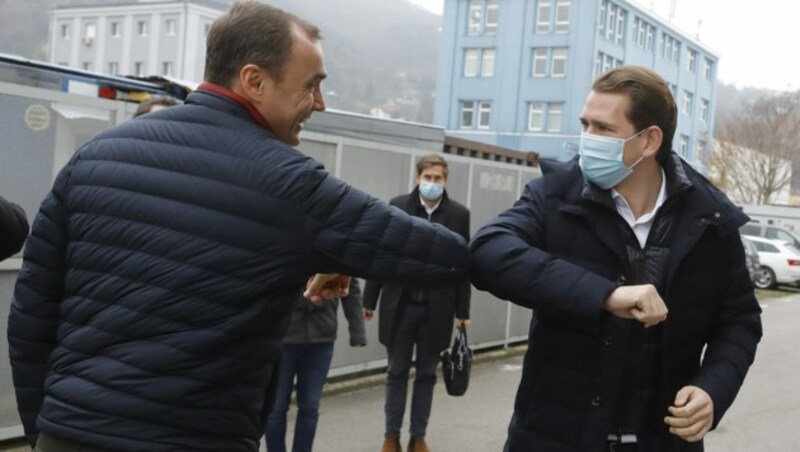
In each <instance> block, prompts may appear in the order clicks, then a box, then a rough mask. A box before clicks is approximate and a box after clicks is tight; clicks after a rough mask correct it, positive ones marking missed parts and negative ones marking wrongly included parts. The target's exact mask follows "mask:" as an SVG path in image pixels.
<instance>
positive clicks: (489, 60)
mask: <svg viewBox="0 0 800 452" xmlns="http://www.w3.org/2000/svg"><path fill="white" fill-rule="evenodd" d="M495 55H496V50H495V49H466V51H465V52H464V77H477V76H478V75H479V74H480V76H481V77H494V66H495Z"/></svg>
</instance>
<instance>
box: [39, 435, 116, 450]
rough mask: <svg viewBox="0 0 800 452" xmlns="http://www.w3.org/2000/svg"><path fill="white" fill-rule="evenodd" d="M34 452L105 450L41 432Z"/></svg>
mask: <svg viewBox="0 0 800 452" xmlns="http://www.w3.org/2000/svg"><path fill="white" fill-rule="evenodd" d="M33 450H34V452H103V450H102V449H95V448H93V447H89V446H84V445H83V444H80V443H76V442H75V441H72V440H68V439H61V438H58V437H56V436H53V435H49V434H47V433H44V432H42V433H39V439H37V440H36V447H34V448H33Z"/></svg>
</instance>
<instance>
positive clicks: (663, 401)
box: [470, 66, 762, 452]
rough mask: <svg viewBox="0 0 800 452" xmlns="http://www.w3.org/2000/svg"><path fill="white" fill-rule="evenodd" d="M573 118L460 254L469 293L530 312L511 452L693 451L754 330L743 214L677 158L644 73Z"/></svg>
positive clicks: (747, 352) (657, 82)
mask: <svg viewBox="0 0 800 452" xmlns="http://www.w3.org/2000/svg"><path fill="white" fill-rule="evenodd" d="M580 120H581V123H582V124H583V134H582V135H581V138H580V146H579V152H578V154H579V155H578V156H576V158H573V159H572V160H570V161H568V162H556V161H548V160H542V162H541V167H542V174H543V176H542V177H541V178H538V179H535V180H533V181H531V182H530V183H529V184H528V186H527V187H526V188H525V191H524V194H523V195H522V197H521V198H520V200H519V201H517V203H516V204H515V205H514V206H513V207H512V208H511V209H509V210H507V211H506V212H504V213H502V214H501V215H500V216H499V217H497V218H496V219H494V220H492V221H491V222H489V223H488V224H487V225H486V226H484V227H483V228H481V229H480V230H479V231H478V232H477V233H476V235H475V238H474V239H473V241H472V243H471V245H470V247H471V251H472V254H471V264H472V281H473V283H474V284H475V286H476V287H477V288H479V289H483V290H488V291H491V292H492V293H494V294H495V295H497V296H498V297H500V298H503V299H507V300H510V301H512V302H514V303H516V304H519V305H522V306H525V307H529V308H531V309H533V310H534V315H533V320H532V322H531V327H530V332H529V348H528V352H527V355H526V357H525V363H524V367H523V374H522V380H521V383H520V387H519V391H518V393H517V399H516V403H515V406H514V408H515V409H514V416H513V417H512V420H511V424H510V426H509V436H508V441H507V443H506V450H507V451H511V452H515V451H531V450H536V451H539V450H546V451H551V452H567V451H592V452H594V451H603V450H605V451H620V450H623V451H639V452H654V451H659V452H670V451H702V450H703V443H702V439H703V437H704V436H705V434H706V433H707V432H708V431H709V430H710V429H712V428H714V427H716V426H717V425H718V423H719V421H720V419H721V418H722V416H723V414H724V413H725V411H726V410H727V409H728V408H729V407H730V405H731V403H733V400H734V398H735V396H736V393H737V392H738V390H739V388H740V387H741V385H742V383H743V381H744V377H745V374H746V373H747V370H748V368H749V366H750V365H751V363H752V362H753V359H754V357H755V352H756V346H757V344H758V341H759V339H760V338H761V333H762V331H761V317H760V312H761V311H760V308H759V305H758V302H757V301H756V299H755V296H754V293H753V287H752V285H751V283H750V280H749V278H748V273H747V267H746V265H745V258H744V251H743V248H742V245H741V240H740V239H739V233H738V227H739V226H741V225H742V224H744V223H745V222H746V221H747V217H746V216H745V215H744V214H742V213H741V211H740V210H739V209H738V208H736V207H735V206H734V205H733V204H731V202H730V201H729V200H728V199H727V197H726V196H725V195H724V194H723V193H721V192H720V191H719V190H717V189H716V188H715V187H713V186H712V185H711V184H710V183H709V182H708V181H707V180H706V179H705V178H704V177H703V176H702V175H700V174H699V173H697V172H696V171H695V170H694V168H692V167H691V166H690V165H688V164H687V163H686V162H685V161H683V160H682V159H681V157H680V156H678V155H677V154H676V153H675V152H672V151H671V145H672V137H673V135H674V132H675V127H676V121H677V109H676V106H675V101H674V99H673V97H672V94H671V92H670V89H669V87H668V85H667V83H666V82H665V81H664V79H662V78H661V77H660V76H659V75H658V74H656V73H655V72H653V71H652V70H650V69H646V68H642V67H633V66H621V67H618V68H615V69H613V70H611V71H609V72H608V73H606V74H604V75H602V76H600V77H599V78H598V79H597V80H596V81H595V82H594V84H593V86H592V91H591V92H590V93H589V96H588V98H587V99H586V103H585V105H584V108H583V111H582V113H581V116H580Z"/></svg>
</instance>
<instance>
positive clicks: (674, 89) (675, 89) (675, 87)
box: [669, 83, 678, 102]
mask: <svg viewBox="0 0 800 452" xmlns="http://www.w3.org/2000/svg"><path fill="white" fill-rule="evenodd" d="M669 90H670V91H671V92H672V98H673V99H677V98H678V85H676V84H674V83H670V84H669ZM676 102H677V101H676Z"/></svg>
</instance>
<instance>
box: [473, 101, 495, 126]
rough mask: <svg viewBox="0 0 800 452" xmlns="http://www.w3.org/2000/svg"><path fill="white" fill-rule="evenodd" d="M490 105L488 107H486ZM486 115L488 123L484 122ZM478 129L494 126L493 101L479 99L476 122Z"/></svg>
mask: <svg viewBox="0 0 800 452" xmlns="http://www.w3.org/2000/svg"><path fill="white" fill-rule="evenodd" d="M486 106H488V107H487V108H484V107H486ZM484 115H485V116H486V124H484V123H483V118H484ZM476 127H477V128H478V129H490V128H491V127H492V102H491V101H488V100H481V101H478V122H477V124H476Z"/></svg>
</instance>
